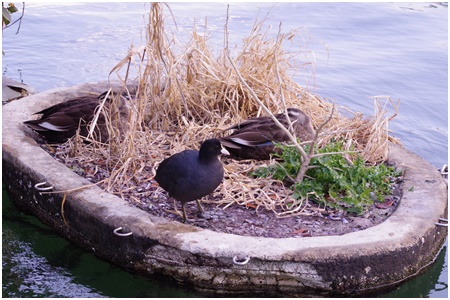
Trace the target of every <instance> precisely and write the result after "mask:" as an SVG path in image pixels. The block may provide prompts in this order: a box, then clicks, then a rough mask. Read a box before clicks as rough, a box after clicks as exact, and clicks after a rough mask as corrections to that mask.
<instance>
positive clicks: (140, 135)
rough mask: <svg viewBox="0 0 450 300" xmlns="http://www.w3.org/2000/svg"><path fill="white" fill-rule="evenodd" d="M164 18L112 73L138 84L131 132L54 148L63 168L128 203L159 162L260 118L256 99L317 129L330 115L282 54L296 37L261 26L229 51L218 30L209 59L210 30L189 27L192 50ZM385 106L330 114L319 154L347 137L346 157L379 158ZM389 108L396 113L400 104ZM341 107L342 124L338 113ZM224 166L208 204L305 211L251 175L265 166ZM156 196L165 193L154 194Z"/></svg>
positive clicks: (151, 23) (271, 183) (383, 153)
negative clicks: (95, 176) (69, 166)
mask: <svg viewBox="0 0 450 300" xmlns="http://www.w3.org/2000/svg"><path fill="white" fill-rule="evenodd" d="M164 17H165V15H164V13H163V10H162V5H161V4H158V3H156V4H152V5H151V9H150V14H149V20H148V24H147V27H146V37H147V40H146V45H145V47H141V48H135V47H134V46H132V47H131V48H130V51H129V53H128V55H127V57H125V58H124V59H123V60H122V62H120V63H119V64H118V65H117V66H116V67H115V68H114V69H113V70H112V72H111V73H115V74H117V75H118V77H119V79H121V80H122V81H123V82H124V83H125V82H128V81H129V80H130V79H136V81H137V82H138V84H139V86H138V89H137V92H136V94H135V95H132V96H134V98H135V99H134V100H133V101H131V102H130V113H129V117H128V118H129V124H128V132H127V133H126V134H125V135H118V134H115V133H114V130H113V129H114V126H111V132H109V136H110V139H109V141H108V143H100V142H93V143H83V142H82V138H81V137H74V138H73V139H71V140H70V141H69V142H68V143H66V144H64V145H63V146H62V147H60V149H59V150H58V154H57V156H60V157H64V160H65V161H68V162H70V161H71V162H72V163H73V162H74V161H76V162H77V163H78V164H79V165H92V162H95V163H96V165H97V167H96V168H95V167H92V168H93V170H92V171H91V172H104V174H105V175H104V176H103V177H104V178H105V179H106V180H104V181H103V182H102V183H101V184H100V185H101V187H103V188H104V189H106V190H107V191H109V192H111V193H114V194H117V195H119V196H122V197H124V193H125V192H128V191H132V190H134V189H136V188H137V187H139V186H143V185H145V184H153V182H154V181H153V177H154V176H155V169H156V167H157V166H158V165H159V163H160V162H161V161H162V160H164V159H165V158H167V157H169V156H170V155H173V154H174V153H177V152H181V151H183V150H186V149H199V146H200V144H201V143H202V142H203V141H204V140H206V139H209V138H214V137H221V136H225V135H227V134H229V133H230V132H229V131H228V132H226V131H225V132H224V130H225V129H226V128H228V127H230V126H231V125H233V124H236V123H239V122H242V121H243V120H245V119H248V118H253V117H259V116H262V115H266V113H265V111H264V110H263V109H262V107H261V105H260V104H259V103H258V101H256V100H255V98H254V96H255V95H256V96H257V97H258V99H259V100H260V101H261V102H262V103H263V104H264V105H265V106H266V107H267V108H268V109H269V110H270V111H271V112H273V113H274V114H276V113H280V112H283V111H285V109H286V108H287V107H296V108H299V109H301V110H302V111H304V112H305V113H306V114H308V115H309V116H310V117H311V121H312V125H313V127H314V129H317V128H318V127H319V126H320V125H321V124H322V123H324V121H325V120H327V118H328V117H329V115H330V112H331V111H332V107H333V104H332V103H330V102H328V101H325V100H324V99H321V98H320V97H319V96H317V95H312V94H310V93H309V92H308V91H307V90H306V89H305V88H303V87H302V86H300V85H299V84H298V83H297V82H295V81H294V79H293V74H296V73H298V72H299V71H301V68H300V67H301V66H305V65H308V64H309V62H306V63H300V62H298V61H297V60H296V59H295V57H296V56H295V53H289V52H286V51H285V50H284V49H283V46H284V44H285V43H286V42H287V41H289V43H293V42H296V41H299V42H301V40H302V39H301V37H298V33H297V32H296V31H290V32H288V33H282V32H281V29H280V31H279V32H276V33H275V34H273V33H271V32H270V30H269V29H268V28H266V27H265V26H264V20H262V21H261V20H256V21H255V23H254V26H253V28H252V29H251V30H250V33H249V36H248V37H246V38H245V39H244V40H243V44H242V45H241V46H240V48H239V47H238V46H235V47H234V48H233V50H232V49H230V48H229V46H228V40H227V38H226V37H227V35H228V32H227V29H226V28H227V24H224V26H225V40H224V49H223V50H222V51H221V52H220V53H215V52H213V51H212V50H211V48H210V47H209V46H208V43H207V42H208V40H207V38H206V36H207V31H206V29H205V32H203V33H198V32H197V31H196V29H195V28H194V29H193V32H192V34H191V38H190V40H189V42H188V43H187V44H185V45H180V44H179V43H178V42H177V40H176V38H175V36H173V35H172V36H171V35H170V34H169V31H167V30H165V20H164ZM205 25H206V24H205ZM205 28H207V26H205ZM298 48H301V47H297V49H298ZM297 57H298V56H297ZM230 60H232V61H233V64H234V65H235V66H236V67H237V68H238V70H239V73H240V75H241V76H242V78H243V80H244V81H245V83H246V84H244V83H243V81H242V79H240V78H239V76H238V74H237V73H236V71H235V70H234V69H233V65H232V64H231V63H230ZM130 70H132V71H133V72H134V71H135V72H136V74H138V75H137V78H130V76H131V75H130V74H131V73H133V72H131V71H130ZM248 87H249V88H250V89H251V90H249V88H248ZM391 104H392V101H391V100H390V99H389V98H388V97H384V98H375V109H376V111H375V115H374V116H373V117H364V116H363V115H362V114H361V113H353V112H350V111H349V110H348V109H346V108H343V107H337V106H336V107H335V109H337V111H335V112H334V114H333V116H332V119H331V120H330V122H328V123H327V124H326V126H325V128H324V129H323V131H322V132H321V133H320V137H319V141H318V146H319V147H320V146H321V145H324V144H326V143H327V142H329V141H330V140H331V139H337V138H343V139H344V140H345V141H346V146H347V147H348V149H350V148H351V147H354V149H355V150H357V151H360V152H361V154H362V156H363V157H364V158H365V159H366V161H367V162H369V163H377V162H380V161H383V160H385V159H386V157H387V149H388V141H389V140H393V139H392V138H391V137H389V135H388V133H389V131H388V122H389V120H390V119H391V118H392V117H393V116H392V117H387V116H386V114H387V112H388V106H387V105H391ZM392 106H393V107H394V109H395V111H396V110H397V106H396V105H392ZM344 109H345V110H346V115H347V116H344V115H343V114H341V113H340V112H339V111H343V110H344ZM395 114H396V113H394V115H395ZM222 161H223V162H224V169H225V178H224V181H223V184H222V185H220V186H219V188H218V189H217V190H216V194H215V195H213V196H211V197H209V198H207V199H204V201H206V202H214V203H217V205H219V206H221V207H223V208H224V209H226V207H228V206H229V205H233V204H237V205H245V206H246V207H249V208H252V209H257V210H260V209H265V210H269V211H273V212H274V213H275V215H276V216H278V217H286V216H292V215H298V214H302V213H305V209H306V208H310V204H309V203H308V201H301V202H297V201H294V200H293V199H292V198H291V197H290V193H291V192H290V190H289V189H288V188H285V187H284V186H283V184H282V183H281V182H279V181H276V180H273V179H270V178H269V179H255V178H252V177H249V176H248V173H249V172H250V171H252V170H254V169H255V168H257V167H260V166H263V165H265V164H269V163H271V162H270V161H253V160H242V161H237V160H231V159H228V158H224V159H222ZM96 170H97V171H96ZM157 192H158V193H163V190H162V189H160V188H158V189H157ZM308 211H310V210H309V209H308Z"/></svg>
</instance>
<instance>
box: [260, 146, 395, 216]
mask: <svg viewBox="0 0 450 300" xmlns="http://www.w3.org/2000/svg"><path fill="white" fill-rule="evenodd" d="M277 147H278V148H280V149H281V154H277V156H278V157H279V158H281V160H282V162H277V163H275V164H273V165H270V166H268V167H262V168H259V169H257V170H255V171H254V172H253V175H255V176H258V177H269V176H271V177H272V178H274V179H277V180H282V181H284V182H285V183H286V184H289V185H290V187H291V189H292V190H293V192H294V193H293V197H294V198H295V199H308V200H312V201H314V202H316V203H317V204H319V205H324V206H328V207H331V208H335V209H343V210H345V211H347V212H352V213H356V214H359V215H360V214H363V213H365V212H366V211H367V210H368V208H369V207H370V206H371V205H373V203H374V200H382V199H383V198H384V197H385V196H386V195H389V194H390V193H391V180H390V178H392V177H397V176H399V175H400V172H399V171H397V170H395V168H394V167H389V166H386V165H385V164H378V165H375V166H369V165H366V164H365V163H364V160H363V159H362V158H361V157H360V156H359V155H357V154H352V156H353V160H352V161H350V160H349V159H346V158H344V156H343V155H342V153H345V151H344V146H343V143H342V142H341V141H335V142H331V143H329V144H328V145H326V146H325V147H323V148H321V149H319V150H318V151H317V153H316V154H318V155H314V157H313V158H312V159H311V161H310V163H309V168H308V171H307V172H306V176H305V178H304V179H303V180H302V181H301V182H298V181H296V180H295V178H296V176H297V174H298V172H299V170H300V167H301V154H300V152H299V151H298V150H297V149H296V148H294V147H292V146H289V145H281V144H279V145H277ZM304 150H305V152H308V151H309V146H304ZM327 153H330V154H327ZM333 153H335V154H333ZM336 153H337V154H336ZM322 154H323V155H322Z"/></svg>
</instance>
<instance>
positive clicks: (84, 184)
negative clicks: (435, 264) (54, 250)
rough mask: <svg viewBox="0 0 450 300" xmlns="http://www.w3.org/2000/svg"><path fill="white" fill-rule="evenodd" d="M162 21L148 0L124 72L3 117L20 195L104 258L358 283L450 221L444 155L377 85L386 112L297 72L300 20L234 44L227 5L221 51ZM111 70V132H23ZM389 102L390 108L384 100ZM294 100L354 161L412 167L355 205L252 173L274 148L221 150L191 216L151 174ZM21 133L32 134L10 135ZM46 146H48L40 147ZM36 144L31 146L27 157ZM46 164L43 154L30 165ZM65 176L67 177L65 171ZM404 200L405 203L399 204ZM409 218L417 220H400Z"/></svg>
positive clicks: (326, 286)
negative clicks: (328, 92)
mask: <svg viewBox="0 0 450 300" xmlns="http://www.w3.org/2000/svg"><path fill="white" fill-rule="evenodd" d="M164 21H165V20H164V14H163V12H162V7H161V5H160V4H152V6H151V10H150V14H149V21H148V25H147V28H146V34H147V43H146V45H145V46H143V47H141V48H136V47H134V46H132V47H131V48H130V50H129V53H128V55H127V57H125V58H124V59H123V60H122V61H121V62H120V63H119V64H118V65H117V66H116V67H115V68H114V69H113V70H112V72H111V73H115V74H117V75H118V77H119V81H118V83H115V84H105V83H103V84H95V85H81V86H78V87H74V88H69V89H66V90H58V91H49V92H48V93H46V94H45V93H41V95H36V96H34V97H37V98H40V99H43V98H44V97H47V99H49V101H50V103H39V102H37V101H36V102H35V103H31V104H30V103H28V104H26V105H27V107H28V109H29V110H27V111H26V114H25V113H23V114H22V115H20V116H15V117H17V118H18V119H20V122H19V124H20V125H17V122H8V121H5V118H4V124H3V127H4V130H5V128H6V127H9V126H18V127H19V128H20V132H19V131H17V134H18V135H20V136H21V137H20V138H18V137H15V138H13V139H9V138H6V139H7V140H8V141H9V142H8V141H6V142H5V138H4V143H3V145H4V146H3V155H4V165H5V167H4V176H5V178H6V179H8V180H9V182H11V183H10V184H9V185H8V190H9V192H10V194H11V195H12V198H13V199H18V200H17V203H18V205H19V206H20V207H22V208H24V209H27V210H29V211H31V212H33V213H34V214H35V215H37V216H38V217H40V218H41V219H42V220H43V221H44V222H46V223H47V224H49V225H51V226H52V227H53V228H55V229H56V230H57V231H59V232H60V233H61V234H63V235H64V236H65V237H67V238H69V239H70V240H72V241H74V242H75V243H77V244H79V245H81V246H83V247H85V248H86V249H89V250H90V251H93V252H94V253H96V254H97V255H99V256H101V257H103V258H105V259H107V260H110V261H112V262H114V263H117V264H119V265H121V266H123V267H125V268H129V269H132V270H133V271H137V272H142V273H145V274H165V275H169V276H171V277H174V278H176V279H177V280H179V281H182V282H187V283H190V284H192V285H193V286H194V287H195V288H196V289H198V290H201V291H204V292H207V293H219V294H228V295H229V294H252V295H255V294H258V293H263V294H265V295H268V294H273V295H333V294H341V295H342V294H346V295H358V294H365V293H370V292H373V291H378V290H382V289H385V288H387V287H391V286H395V285H396V284H398V283H400V282H402V281H404V280H406V279H407V278H410V277H413V276H415V275H417V274H419V273H420V272H421V271H422V270H423V269H425V268H426V266H428V265H429V264H430V263H431V262H432V261H433V259H434V257H435V255H436V253H437V252H438V250H439V248H440V247H441V245H442V243H443V241H444V239H445V235H446V233H445V232H444V229H442V228H440V227H433V228H430V227H429V226H428V225H425V224H424V222H426V221H430V220H429V218H431V216H433V217H434V216H437V215H439V216H440V217H442V215H443V214H444V212H445V211H446V201H445V202H444V201H441V200H442V199H441V198H442V197H444V198H445V199H446V195H445V194H443V193H442V192H443V190H445V185H444V184H443V183H442V180H441V179H440V176H439V173H437V171H436V172H435V173H437V175H436V174H435V173H433V170H432V168H431V170H430V167H429V166H427V165H426V162H423V161H417V160H420V158H417V157H416V156H414V155H413V154H411V153H410V152H407V153H405V152H404V151H406V150H404V149H402V148H401V147H400V146H398V145H396V144H398V143H397V142H396V141H395V140H394V139H393V138H392V137H390V136H389V130H388V122H389V120H390V119H392V118H393V117H394V116H395V114H396V113H397V105H394V104H393V102H392V101H391V100H390V99H389V98H374V106H375V115H374V116H372V117H365V116H363V114H362V113H354V112H351V111H350V110H349V109H347V108H345V107H339V106H337V105H335V104H333V103H331V102H328V101H325V100H324V99H321V98H320V97H319V96H317V95H313V94H311V93H309V92H308V91H307V90H306V89H305V88H303V87H302V86H300V85H299V84H298V83H296V82H295V80H293V77H294V76H295V74H296V72H297V71H299V70H302V69H305V66H306V65H307V64H301V63H300V62H298V60H297V59H296V57H298V56H295V55H297V54H293V53H290V52H286V51H285V50H284V48H283V46H284V44H285V43H286V42H288V41H289V42H292V41H295V40H296V39H297V37H298V32H296V31H290V32H288V33H282V30H281V26H280V29H279V31H278V32H277V33H276V34H273V35H271V34H270V30H267V28H265V26H264V21H265V20H262V21H261V20H256V21H255V23H254V26H253V28H252V29H251V31H250V35H249V36H248V37H247V38H245V39H244V41H243V45H242V46H241V47H238V46H236V47H234V48H233V49H231V48H230V47H229V45H228V31H227V27H228V21H227V23H226V24H224V31H225V35H224V36H225V39H224V48H223V50H222V51H221V52H220V53H219V54H218V55H217V54H216V53H214V52H213V51H212V50H211V49H210V48H209V47H208V44H207V42H208V39H207V38H206V36H207V32H206V31H205V32H203V33H198V32H197V31H196V30H195V29H194V31H193V32H192V34H191V38H190V40H189V41H188V42H187V44H185V45H180V44H179V43H178V42H177V40H176V39H175V37H174V36H169V35H168V34H167V32H166V31H165V29H164V25H165V22H164ZM133 74H134V75H133ZM111 86H112V90H114V91H116V92H119V93H122V94H123V95H126V96H127V97H128V98H130V100H129V101H128V107H127V110H128V112H127V114H125V115H126V122H125V123H126V124H127V126H125V127H124V126H117V124H118V123H117V122H118V118H123V116H124V114H118V113H117V110H115V109H114V108H113V109H111V108H110V109H109V110H108V109H106V108H105V109H103V110H99V111H98V112H97V114H103V116H104V118H105V119H106V120H107V126H106V128H107V134H108V137H109V138H108V140H107V142H105V141H104V139H101V138H98V137H96V136H95V134H94V133H95V131H92V132H91V133H92V134H90V135H88V136H87V137H83V136H79V135H76V136H74V137H73V138H71V139H70V140H69V141H67V142H66V143H64V144H62V145H58V146H52V145H46V144H45V143H44V144H40V146H38V144H36V142H35V141H34V140H33V141H32V139H31V137H30V131H27V130H25V137H23V136H24V130H23V125H22V124H21V123H22V122H23V121H24V120H27V119H29V115H30V114H31V113H34V112H36V111H38V110H40V109H43V108H45V107H47V106H49V104H55V103H56V101H60V100H61V99H58V97H60V96H61V95H63V98H66V99H70V97H74V96H76V95H79V94H83V93H92V92H99V93H101V92H104V91H105V89H107V88H108V87H111ZM8 105H14V103H11V104H8ZM41 106H42V107H41ZM388 106H390V107H392V108H393V110H394V114H393V115H392V116H386V114H387V113H388ZM288 107H296V108H299V109H301V110H302V111H304V112H305V113H307V114H308V115H309V116H310V117H311V121H312V124H313V127H314V129H315V130H316V132H317V134H316V137H315V138H314V140H313V141H307V142H306V144H307V145H309V146H310V147H311V145H312V146H313V147H314V149H322V148H324V147H326V145H329V144H330V143H332V142H336V141H340V142H341V146H342V149H341V151H340V153H338V154H335V155H340V156H342V157H345V159H346V161H347V162H348V164H349V165H352V164H354V163H355V161H356V160H357V159H362V160H363V161H364V163H365V164H366V165H379V164H383V163H387V164H389V165H393V166H395V167H397V169H398V170H402V171H404V172H405V173H403V174H402V175H398V176H397V177H395V178H391V179H390V180H391V181H392V182H391V188H392V193H391V195H386V197H388V198H386V199H377V197H372V203H371V205H366V206H365V207H366V208H367V209H366V210H364V211H362V212H361V211H360V213H359V214H352V213H349V212H347V211H346V206H345V205H342V206H341V207H340V206H339V203H337V202H339V201H336V198H334V199H333V197H331V196H330V195H325V198H326V199H328V200H329V201H330V202H329V203H327V202H324V203H320V202H317V201H314V199H315V198H314V195H311V197H308V196H306V197H298V195H294V192H293V191H292V190H291V189H290V186H291V185H292V182H290V184H289V185H287V184H286V182H285V181H282V180H279V179H275V178H273V177H271V176H269V177H255V176H253V175H252V174H253V173H252V172H255V171H256V170H257V169H258V168H261V167H267V166H271V165H276V164H279V162H278V161H277V157H276V156H274V157H273V158H272V159H271V160H270V161H255V160H236V159H233V158H228V157H223V158H222V162H223V163H224V169H225V177H224V180H223V182H222V184H221V185H220V186H219V188H218V189H217V190H216V191H215V192H214V193H213V194H211V195H209V196H208V197H205V198H204V199H203V203H204V206H205V210H206V212H205V214H204V215H203V216H202V217H201V218H197V217H194V215H195V211H196V208H195V207H196V206H195V203H192V205H190V204H187V205H186V209H187V211H188V215H189V216H191V217H190V218H191V219H192V221H191V222H190V223H189V224H182V223H180V221H181V218H180V216H178V215H176V214H174V213H173V212H171V211H172V210H173V209H174V205H175V204H174V202H173V201H172V200H169V197H168V195H167V193H166V192H164V191H163V190H162V189H161V188H160V187H159V186H158V185H157V184H156V183H155V181H154V179H153V178H154V176H155V170H156V169H157V166H158V164H159V163H160V162H161V161H162V160H163V159H165V158H167V157H169V156H170V155H172V154H175V153H178V152H180V151H182V150H185V149H198V148H199V145H200V144H201V142H203V141H204V140H206V139H209V138H213V137H220V136H223V135H225V134H226V133H227V132H226V128H228V127H230V126H231V125H233V124H236V123H239V122H242V121H243V120H245V119H247V118H251V117H257V116H261V115H272V116H273V114H274V113H279V112H284V111H285V110H286V109H287V108H288ZM121 121H123V120H121ZM14 124H15V125H14ZM120 124H123V123H122V122H121V123H120ZM91 125H92V126H95V121H94V122H93V124H91ZM15 130H16V129H15V128H14V129H13V128H11V129H10V131H8V133H9V132H11V133H12V134H13V133H14V132H15ZM4 132H5V131H4ZM16 142H17V143H19V142H25V143H26V145H25V146H24V145H15V146H14V145H12V144H13V143H16ZM300 142H301V141H300ZM300 142H299V141H298V140H293V141H292V143H293V144H294V145H293V146H292V147H294V148H296V149H298V148H302V149H306V148H303V147H304V145H303V144H301V143H300ZM39 147H41V148H44V149H45V150H46V151H42V149H38V150H36V149H37V148H39ZM17 149H19V150H17ZM16 151H22V152H23V153H20V154H19V153H17V152H16ZM33 151H38V152H39V151H40V152H39V154H37V155H35V154H34V152H33ZM300 151H301V150H300ZM305 151H306V150H305ZM49 152H50V154H51V156H50V155H48V153H49ZM30 153H33V159H30V160H27V156H30ZM307 153H308V152H306V154H307ZM16 156H17V157H23V159H22V160H23V161H22V160H20V159H19V160H18V159H17V158H14V157H16ZM52 157H53V158H52ZM41 158H42V161H41ZM49 158H50V159H51V160H52V162H50V161H48V159H49ZM54 158H56V160H55V159H54ZM309 158H311V157H309ZM305 160H306V161H307V160H308V157H307V156H303V157H302V162H303V163H304V162H305ZM404 160H406V161H407V162H404ZM18 161H19V162H18ZM44 161H45V162H44ZM59 162H62V163H63V164H64V165H65V166H66V167H69V169H70V170H68V169H67V168H66V167H64V169H65V170H64V171H61V172H60V171H59V170H60V169H58V171H55V169H53V168H61V164H60V163H59ZM410 164H413V165H416V166H419V165H424V166H423V167H421V170H422V171H423V170H426V169H427V168H428V170H429V171H425V174H426V176H428V175H429V176H428V177H427V178H426V180H419V181H420V182H415V181H414V180H417V179H415V178H414V176H415V174H414V171H411V170H409V167H410ZM37 166H41V167H43V169H42V170H44V169H46V170H45V171H36V170H33V171H32V172H30V171H29V169H30V168H35V167H36V168H37ZM53 166H54V167H53ZM50 170H53V171H52V172H50ZM73 171H74V172H73ZM67 172H69V173H67ZM407 172H409V173H408V174H406V173H407ZM427 172H429V173H427ZM75 173H76V174H75ZM63 174H64V175H63ZM77 174H78V175H81V176H82V177H83V178H81V177H80V176H78V175H77ZM17 177H20V179H17ZM61 178H64V179H65V181H66V182H65V183H57V182H55V181H57V180H59V181H60V180H61ZM421 178H422V177H421ZM6 179H5V180H6ZM297 179H298V178H294V179H293V181H294V182H295V180H297ZM301 180H302V179H301ZM387 180H389V179H387ZM405 180H406V181H407V182H408V184H410V187H411V186H414V187H415V188H416V190H417V189H419V190H420V189H421V188H424V189H426V188H428V186H427V184H428V185H433V187H432V189H433V192H434V193H435V195H438V196H436V197H438V198H440V200H439V203H440V204H439V205H436V206H435V207H433V208H430V207H426V208H423V207H422V206H423V204H420V199H416V198H415V197H414V196H411V195H409V194H408V195H406V197H405V195H402V191H403V192H404V187H405ZM41 181H45V182H47V183H50V184H51V185H52V189H53V190H52V191H49V192H45V191H42V188H38V189H35V190H33V195H32V196H30V195H29V189H30V187H32V186H33V185H35V183H38V184H39V182H41ZM425 182H426V183H425ZM27 187H28V189H27ZM27 193H28V194H27ZM24 195H26V196H25V197H24ZM401 198H402V200H401V201H402V203H401V205H399V203H400V199H401ZM405 198H406V200H408V199H409V200H408V202H406V203H404V201H405ZM445 199H444V200H445ZM441 202H442V203H441ZM399 206H400V207H402V208H403V210H402V211H400V209H397V210H396V208H397V207H399ZM136 207H138V208H139V209H138V208H136ZM347 208H348V207H347ZM417 209H419V210H420V212H419V213H418V212H417ZM428 210H430V211H429V212H427V211H428ZM391 215H392V217H390V218H388V217H389V216H391ZM424 217H425V218H424ZM436 218H437V219H438V217H436ZM437 219H436V222H437V221H438V220H437ZM407 220H408V222H407V224H409V225H408V226H402V222H406V221H407ZM383 221H384V222H383ZM377 224H379V225H378V226H374V225H377ZM405 224H406V223H405ZM411 224H412V225H411ZM403 225H404V224H403ZM416 228H420V231H421V232H417V230H416ZM411 230H412V231H415V230H416V231H415V232H414V234H411V232H412V231H411ZM387 262H389V263H387Z"/></svg>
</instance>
